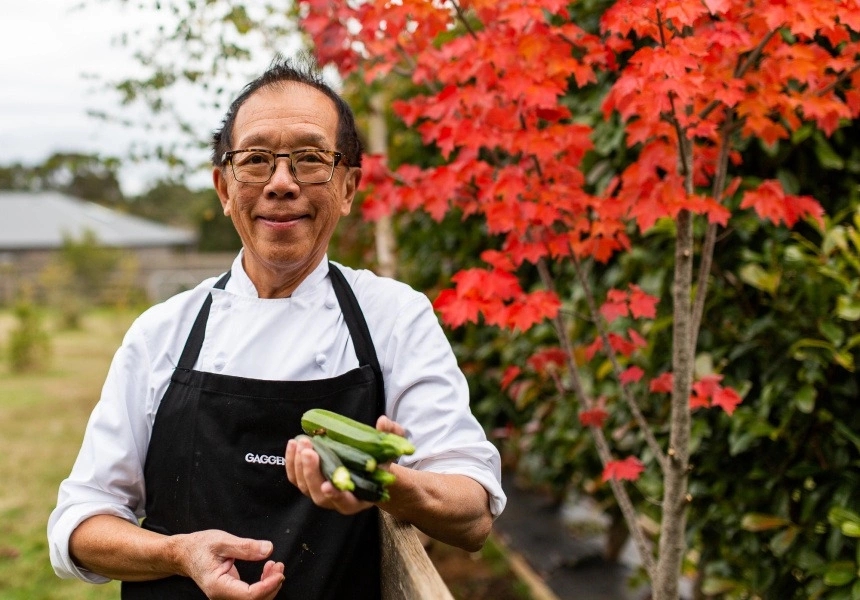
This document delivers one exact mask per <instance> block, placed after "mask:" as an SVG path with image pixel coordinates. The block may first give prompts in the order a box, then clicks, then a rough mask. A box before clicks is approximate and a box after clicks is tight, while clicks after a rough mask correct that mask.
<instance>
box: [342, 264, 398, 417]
mask: <svg viewBox="0 0 860 600" xmlns="http://www.w3.org/2000/svg"><path fill="white" fill-rule="evenodd" d="M328 272H329V275H330V276H331V282H332V286H333V287H334V293H335V296H337V301H338V302H339V303H340V309H341V310H342V311H343V317H344V319H345V320H346V325H347V327H348V328H349V334H350V336H352V343H353V345H354V346H355V354H356V355H357V356H358V364H359V365H361V366H364V365H370V368H371V369H373V374H374V375H375V376H376V404H377V409H378V414H380V415H384V414H385V384H384V382H383V379H382V368H381V367H380V366H379V359H378V358H377V356H376V349H375V348H374V347H373V338H371V337H370V330H369V329H368V328H367V321H365V319H364V313H363V312H361V307H360V306H359V304H358V299H357V298H356V297H355V293H354V292H353V291H352V287H351V286H350V285H349V283H348V282H347V281H346V278H345V277H344V276H343V273H341V271H340V269H338V268H337V267H336V266H335V265H334V264H333V263H332V262H331V261H329V263H328Z"/></svg>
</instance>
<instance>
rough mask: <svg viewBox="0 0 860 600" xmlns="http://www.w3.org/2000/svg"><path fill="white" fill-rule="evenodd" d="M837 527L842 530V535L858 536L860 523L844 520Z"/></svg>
mask: <svg viewBox="0 0 860 600" xmlns="http://www.w3.org/2000/svg"><path fill="white" fill-rule="evenodd" d="M839 529H840V530H841V531H842V535H846V536H848V537H853V538H857V537H860V523H855V522H853V521H846V522H845V523H842V525H840V526H839Z"/></svg>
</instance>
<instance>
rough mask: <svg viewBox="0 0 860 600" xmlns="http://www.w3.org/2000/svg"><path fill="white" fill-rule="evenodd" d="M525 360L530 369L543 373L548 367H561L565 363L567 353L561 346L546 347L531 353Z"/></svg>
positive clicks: (555, 368)
mask: <svg viewBox="0 0 860 600" xmlns="http://www.w3.org/2000/svg"><path fill="white" fill-rule="evenodd" d="M527 362H528V364H529V366H530V367H531V368H532V369H534V370H535V371H537V372H538V373H540V374H545V373H546V372H547V371H549V370H550V369H554V370H557V369H558V368H559V367H563V366H564V365H565V364H566V363H567V354H565V353H564V350H562V349H561V348H546V349H544V350H540V351H538V352H535V353H534V354H532V355H531V356H530V357H529V359H528V361H527Z"/></svg>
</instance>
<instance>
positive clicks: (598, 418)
mask: <svg viewBox="0 0 860 600" xmlns="http://www.w3.org/2000/svg"><path fill="white" fill-rule="evenodd" d="M608 416H609V413H607V412H606V411H605V410H603V409H602V408H592V409H589V410H583V411H580V412H579V422H580V423H581V424H582V426H583V427H597V428H601V427H603V423H604V422H605V421H606V418H607V417H608Z"/></svg>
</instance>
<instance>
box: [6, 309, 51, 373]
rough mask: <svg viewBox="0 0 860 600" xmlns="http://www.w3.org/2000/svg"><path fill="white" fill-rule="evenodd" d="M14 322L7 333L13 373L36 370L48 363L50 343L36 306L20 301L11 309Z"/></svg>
mask: <svg viewBox="0 0 860 600" xmlns="http://www.w3.org/2000/svg"><path fill="white" fill-rule="evenodd" d="M13 314H14V315H15V319H16V324H15V327H14V328H13V329H12V331H11V332H10V335H9V363H10V367H11V370H12V371H13V372H15V373H21V372H24V371H36V370H39V369H43V368H45V367H46V366H47V364H48V359H49V358H50V355H51V343H50V338H49V337H48V332H47V331H46V329H45V326H44V319H43V317H42V315H41V313H40V312H39V311H38V310H37V309H36V307H35V306H34V305H33V304H31V303H29V302H26V301H20V302H18V304H17V305H16V306H15V308H14V309H13Z"/></svg>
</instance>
